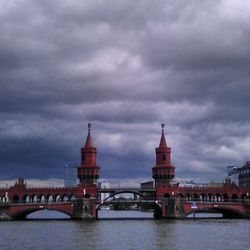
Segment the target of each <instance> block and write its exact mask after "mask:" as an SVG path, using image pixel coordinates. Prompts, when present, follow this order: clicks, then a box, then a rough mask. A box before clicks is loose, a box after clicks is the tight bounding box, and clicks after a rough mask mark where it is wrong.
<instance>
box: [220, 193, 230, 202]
mask: <svg viewBox="0 0 250 250" xmlns="http://www.w3.org/2000/svg"><path fill="white" fill-rule="evenodd" d="M222 199H223V201H224V202H227V201H228V200H229V197H228V194H223V195H222Z"/></svg>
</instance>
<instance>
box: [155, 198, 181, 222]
mask: <svg viewBox="0 0 250 250" xmlns="http://www.w3.org/2000/svg"><path fill="white" fill-rule="evenodd" d="M183 204H184V203H183V200H182V199H181V198H167V199H162V200H160V201H158V205H159V206H158V207H156V208H155V213H154V218H155V219H161V218H162V219H178V218H185V212H184V206H183Z"/></svg>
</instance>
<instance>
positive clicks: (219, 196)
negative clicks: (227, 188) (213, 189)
mask: <svg viewBox="0 0 250 250" xmlns="http://www.w3.org/2000/svg"><path fill="white" fill-rule="evenodd" d="M214 201H215V202H221V201H222V195H221V194H219V193H217V194H215V196H214Z"/></svg>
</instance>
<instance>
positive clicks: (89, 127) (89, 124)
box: [88, 123, 91, 133]
mask: <svg viewBox="0 0 250 250" xmlns="http://www.w3.org/2000/svg"><path fill="white" fill-rule="evenodd" d="M90 129H91V123H88V132H89V133H90Z"/></svg>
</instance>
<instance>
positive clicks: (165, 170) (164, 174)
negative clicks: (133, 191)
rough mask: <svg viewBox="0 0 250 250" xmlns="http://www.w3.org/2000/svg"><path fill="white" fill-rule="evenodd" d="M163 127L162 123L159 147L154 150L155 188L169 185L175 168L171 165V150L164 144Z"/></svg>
mask: <svg viewBox="0 0 250 250" xmlns="http://www.w3.org/2000/svg"><path fill="white" fill-rule="evenodd" d="M164 126H165V124H164V123H162V124H161V128H162V130H161V140H160V143H159V147H158V148H156V149H155V153H156V164H155V166H154V167H153V168H152V170H153V178H154V179H155V187H156V188H158V187H161V186H162V185H163V186H164V185H169V184H170V183H171V181H172V179H173V178H174V176H175V167H174V166H173V165H172V164H171V148H170V147H168V146H167V143H166V139H165V133H164Z"/></svg>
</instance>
